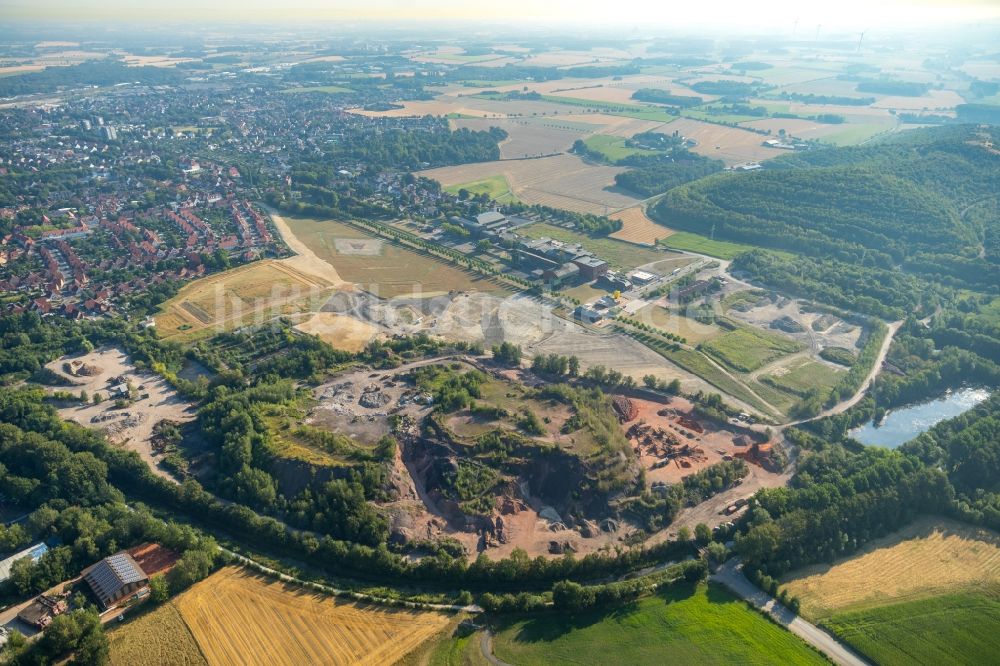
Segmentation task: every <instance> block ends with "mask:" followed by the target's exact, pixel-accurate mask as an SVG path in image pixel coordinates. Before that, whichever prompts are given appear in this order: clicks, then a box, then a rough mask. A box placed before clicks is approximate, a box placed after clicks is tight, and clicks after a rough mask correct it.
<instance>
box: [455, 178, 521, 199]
mask: <svg viewBox="0 0 1000 666" xmlns="http://www.w3.org/2000/svg"><path fill="white" fill-rule="evenodd" d="M444 189H445V191H446V192H450V193H452V194H458V191H459V190H466V191H468V192H469V193H470V194H473V195H475V196H478V195H480V194H485V195H487V196H488V197H489V198H490V199H493V200H494V201H497V202H499V203H502V204H508V203H517V197H516V196H514V193H513V192H511V189H510V183H508V182H507V179H506V178H505V177H504V176H502V175H496V176H492V177H490V178H485V179H483V180H474V181H472V182H471V183H461V184H459V185H449V186H448V187H446V188H444Z"/></svg>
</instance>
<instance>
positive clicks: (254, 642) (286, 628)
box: [175, 567, 449, 666]
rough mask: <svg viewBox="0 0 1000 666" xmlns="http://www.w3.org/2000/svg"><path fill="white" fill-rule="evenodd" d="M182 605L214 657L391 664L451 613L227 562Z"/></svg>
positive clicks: (271, 665) (271, 664)
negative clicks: (375, 599)
mask: <svg viewBox="0 0 1000 666" xmlns="http://www.w3.org/2000/svg"><path fill="white" fill-rule="evenodd" d="M175 603H176V605H177V608H178V610H179V611H180V613H181V617H182V618H183V619H184V621H185V623H187V626H188V627H189V628H190V629H191V633H192V634H193V635H194V637H195V640H197V641H198V645H199V646H200V647H201V650H202V652H203V653H204V655H205V659H206V660H207V661H208V663H209V664H211V665H213V666H214V665H215V664H219V665H222V664H244V665H249V664H267V665H268V666H277V665H279V664H289V665H290V666H295V665H298V664H391V663H394V662H395V661H397V660H398V659H400V658H401V657H403V656H404V655H406V654H407V653H409V652H411V651H412V650H413V649H414V648H416V647H417V646H418V645H420V644H421V643H422V642H424V641H425V640H427V639H428V638H430V637H431V636H433V635H434V634H435V633H437V632H438V631H439V630H440V629H441V628H442V627H444V626H445V625H446V624H447V623H448V621H449V616H447V615H444V614H442V613H433V612H427V611H406V610H398V609H389V608H382V607H378V606H370V605H362V604H357V603H353V602H347V601H343V600H340V599H333V598H330V597H327V596H325V595H320V594H316V593H314V592H309V591H306V590H303V589H301V588H296V587H291V586H288V585H285V584H283V583H279V582H276V581H271V580H268V579H265V578H263V577H259V576H255V575H253V574H251V573H250V572H248V571H246V570H244V569H237V568H234V567H228V568H226V569H223V570H222V571H219V572H218V573H216V574H213V575H212V576H210V577H209V578H207V579H205V580H203V581H201V582H200V583H198V584H197V585H195V586H194V587H192V588H191V589H190V590H188V591H187V592H185V593H184V594H182V595H181V596H180V597H178V599H177V600H176V602H175Z"/></svg>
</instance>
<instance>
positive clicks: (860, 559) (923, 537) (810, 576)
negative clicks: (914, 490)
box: [784, 518, 1000, 620]
mask: <svg viewBox="0 0 1000 666" xmlns="http://www.w3.org/2000/svg"><path fill="white" fill-rule="evenodd" d="M872 579H876V580H879V581H880V582H881V585H880V587H879V590H878V591H875V590H873V589H872V588H871V586H870V581H871V580H872ZM996 584H1000V535H997V534H996V533H993V532H990V531H988V530H984V529H980V528H975V527H970V526H967V525H963V524H962V523H958V522H955V521H952V520H947V519H932V518H924V519H920V520H918V521H916V522H914V523H912V524H911V525H909V526H907V527H906V528H904V529H902V530H900V531H898V532H896V533H894V534H891V535H889V536H887V537H883V538H882V539H879V540H877V541H875V542H873V543H872V544H871V545H869V546H868V547H866V548H865V550H864V551H863V552H862V553H861V554H858V555H855V556H852V557H850V558H847V559H844V560H841V561H838V562H835V563H834V564H833V565H832V566H823V567H808V568H806V569H804V570H802V571H799V572H793V573H792V574H789V575H788V576H786V578H785V584H784V588H785V589H787V590H788V593H789V594H790V595H792V596H797V597H799V599H800V601H801V602H802V612H803V614H805V615H806V616H808V617H810V618H813V619H817V620H821V619H823V618H825V617H828V616H830V615H832V614H834V613H842V612H848V611H851V610H855V609H859V608H866V607H871V606H878V605H884V604H887V603H894V602H900V601H912V600H914V599H920V598H923V597H928V596H932V595H935V594H942V593H948V592H951V591H954V590H962V589H970V588H976V587H980V586H982V585H996Z"/></svg>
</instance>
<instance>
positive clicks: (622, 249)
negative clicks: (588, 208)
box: [520, 223, 665, 269]
mask: <svg viewBox="0 0 1000 666" xmlns="http://www.w3.org/2000/svg"><path fill="white" fill-rule="evenodd" d="M520 232H521V233H523V234H524V235H525V236H528V237H529V238H541V237H543V236H545V237H548V238H552V239H554V240H558V241H563V242H564V243H579V244H580V245H582V246H583V247H584V249H587V250H590V251H591V252H593V253H594V254H596V255H597V256H598V257H600V258H601V259H603V260H604V261H606V262H608V263H609V264H611V265H612V266H613V267H615V268H619V269H632V268H635V267H636V266H642V265H643V264H649V263H652V262H654V261H657V260H659V259H663V258H665V255H664V254H663V252H661V251H659V250H654V249H652V248H645V247H636V246H635V245H633V244H632V243H626V242H624V241H618V240H615V239H613V238H600V237H592V236H588V235H586V234H581V233H577V232H576V231H570V230H569V229H563V228H562V227H554V226H552V225H551V224H544V223H541V224H532V225H530V226H527V227H521V229H520Z"/></svg>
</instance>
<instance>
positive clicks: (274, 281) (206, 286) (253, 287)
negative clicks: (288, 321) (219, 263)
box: [154, 259, 332, 338]
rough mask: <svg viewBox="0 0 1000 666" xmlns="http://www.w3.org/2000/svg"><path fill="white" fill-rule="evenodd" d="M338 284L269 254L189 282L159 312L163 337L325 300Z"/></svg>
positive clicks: (210, 329) (289, 311) (252, 319)
mask: <svg viewBox="0 0 1000 666" xmlns="http://www.w3.org/2000/svg"><path fill="white" fill-rule="evenodd" d="M331 287H332V285H331V284H330V283H329V282H328V281H326V280H324V279H322V278H320V277H319V276H316V275H312V274H309V273H305V272H303V271H300V270H298V269H297V268H295V266H294V265H293V264H292V263H290V262H288V261H287V260H285V261H275V260H271V259H267V260H264V261H258V262H255V263H252V264H248V265H246V266H240V267H239V268H234V269H232V270H228V271H223V272H222V273H218V274H216V275H211V276H209V277H205V278H202V279H200V280H195V281H194V282H191V283H190V284H187V285H185V286H184V287H183V288H182V289H181V290H180V291H179V292H178V293H177V295H176V296H174V297H173V298H171V299H170V300H169V301H167V302H166V303H164V304H163V305H162V306H161V307H160V311H159V312H158V313H157V314H156V316H155V317H154V321H155V322H156V330H157V332H158V333H159V334H160V337H161V338H172V337H175V336H185V337H190V336H195V335H197V334H205V333H210V332H218V331H221V330H225V329H230V328H237V327H239V326H243V325H246V324H250V323H263V322H266V321H270V320H271V319H273V318H274V317H277V316H283V315H287V314H294V313H297V312H301V311H303V310H306V311H309V310H310V309H316V310H318V309H319V308H318V306H317V307H314V308H310V307H309V303H310V301H315V302H316V303H317V304H321V303H322V301H323V300H325V299H324V295H327V294H328V293H329V292H330V290H331Z"/></svg>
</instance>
